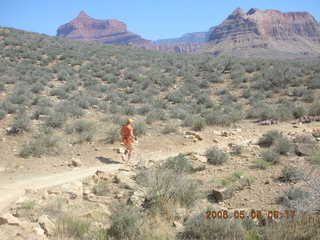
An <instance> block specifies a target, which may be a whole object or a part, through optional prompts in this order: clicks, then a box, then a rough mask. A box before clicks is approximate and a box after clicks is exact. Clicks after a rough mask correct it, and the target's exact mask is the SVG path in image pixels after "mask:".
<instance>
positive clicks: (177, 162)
mask: <svg viewBox="0 0 320 240" xmlns="http://www.w3.org/2000/svg"><path fill="white" fill-rule="evenodd" d="M162 167H164V168H167V169H172V170H174V171H176V172H177V173H183V172H186V173H191V172H192V171H193V167H192V163H191V161H190V159H189V158H188V157H187V156H186V155H185V154H182V153H180V154H179V155H177V156H175V157H170V158H168V159H167V160H166V161H165V163H164V164H163V165H162Z"/></svg>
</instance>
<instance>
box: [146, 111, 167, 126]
mask: <svg viewBox="0 0 320 240" xmlns="http://www.w3.org/2000/svg"><path fill="white" fill-rule="evenodd" d="M159 120H165V114H164V113H163V112H162V111H151V112H149V113H148V114H147V116H146V123H147V124H152V123H154V122H156V121H159Z"/></svg>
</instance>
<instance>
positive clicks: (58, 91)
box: [50, 88, 68, 99]
mask: <svg viewBox="0 0 320 240" xmlns="http://www.w3.org/2000/svg"><path fill="white" fill-rule="evenodd" d="M50 95H51V96H56V97H58V98H61V99H66V98H67V97H68V93H67V92H66V90H65V89H64V88H56V89H53V90H51V91H50Z"/></svg>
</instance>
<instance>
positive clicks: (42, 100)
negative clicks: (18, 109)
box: [32, 96, 52, 107]
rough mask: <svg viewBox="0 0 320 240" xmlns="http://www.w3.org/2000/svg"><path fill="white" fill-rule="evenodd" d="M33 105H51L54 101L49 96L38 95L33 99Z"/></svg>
mask: <svg viewBox="0 0 320 240" xmlns="http://www.w3.org/2000/svg"><path fill="white" fill-rule="evenodd" d="M32 105H37V106H39V107H51V106H52V103H51V101H50V99H49V98H48V97H44V96H36V97H35V98H34V99H33V102H32Z"/></svg>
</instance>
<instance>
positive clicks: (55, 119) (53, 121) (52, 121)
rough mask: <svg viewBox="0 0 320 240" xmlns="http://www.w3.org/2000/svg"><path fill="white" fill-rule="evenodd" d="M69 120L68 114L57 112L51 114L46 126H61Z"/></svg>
mask: <svg viewBox="0 0 320 240" xmlns="http://www.w3.org/2000/svg"><path fill="white" fill-rule="evenodd" d="M66 121H67V116H66V115H65V114H63V113H60V112H56V113H51V114H49V117H48V118H47V120H46V123H45V124H46V126H48V127H52V128H61V127H62V126H63V125H64V123H65V122H66Z"/></svg>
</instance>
